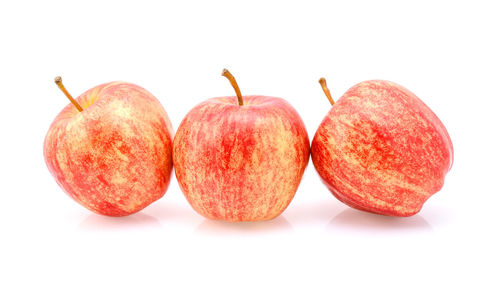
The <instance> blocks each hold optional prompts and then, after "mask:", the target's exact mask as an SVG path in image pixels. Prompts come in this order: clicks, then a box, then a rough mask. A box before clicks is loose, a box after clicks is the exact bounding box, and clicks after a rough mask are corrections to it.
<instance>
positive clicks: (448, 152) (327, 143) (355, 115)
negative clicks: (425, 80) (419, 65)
mask: <svg viewBox="0 0 500 286" xmlns="http://www.w3.org/2000/svg"><path fill="white" fill-rule="evenodd" d="M320 83H321V85H322V87H323V89H324V91H325V93H326V94H327V96H328V97H329V100H330V102H331V103H332V105H333V107H332V108H331V109H330V111H329V112H328V114H327V115H326V117H325V118H324V120H323V122H322V123H321V125H320V126H319V128H318V130H317V131H316V134H315V136H314V138H313V141H312V145H311V157H312V160H313V164H314V166H315V168H316V170H317V171H318V173H319V175H320V177H321V179H322V180H323V182H324V183H325V184H326V186H327V187H328V189H329V190H330V191H331V192H332V193H333V195H334V196H335V197H337V198H338V199H339V200H340V201H342V202H344V203H345V204H347V205H349V206H351V207H354V208H356V209H360V210H364V211H368V212H373V213H378V214H383V215H391V216H411V215H414V214H416V213H418V212H419V211H420V209H421V208H422V205H423V204H424V202H425V201H426V200H427V199H428V198H429V197H430V196H431V195H433V194H434V193H436V192H437V191H439V190H440V189H441V188H442V186H443V184H444V179H445V175H446V174H447V173H448V171H449V170H450V168H451V165H452V162H453V146H452V143H451V139H450V136H449V135H448V132H447V131H446V128H445V127H444V125H443V123H442V122H441V121H440V120H439V118H438V117H437V116H436V115H435V114H434V113H433V112H432V111H431V109H430V108H429V107H427V106H426V105H425V104H424V103H423V102H422V101H421V100H420V99H419V98H418V97H417V96H415V95H414V94H413V93H412V92H411V91H409V90H408V89H406V88H404V87H402V86H400V85H398V84H396V83H393V82H389V81H384V80H372V81H365V82H361V83H359V84H357V85H355V86H353V87H352V88H350V89H349V90H348V91H347V92H346V93H345V94H344V95H343V96H342V97H341V98H340V99H339V100H338V101H337V102H336V103H335V104H334V103H333V100H332V99H331V96H330V94H329V90H328V88H327V87H326V82H325V80H324V79H321V80H320Z"/></svg>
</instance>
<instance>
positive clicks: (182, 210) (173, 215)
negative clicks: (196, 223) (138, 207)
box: [142, 200, 197, 222]
mask: <svg viewBox="0 0 500 286" xmlns="http://www.w3.org/2000/svg"><path fill="white" fill-rule="evenodd" d="M142 212H144V213H146V214H148V215H150V216H153V217H155V218H156V219H159V220H161V221H165V222H166V221H169V222H173V221H189V220H195V219H197V215H196V212H195V211H194V210H193V209H192V208H191V206H190V205H189V204H187V202H186V204H185V205H181V204H179V203H173V202H170V201H168V200H165V201H160V202H155V203H154V204H152V205H151V206H148V207H147V208H145V209H144V210H143V211H142Z"/></svg>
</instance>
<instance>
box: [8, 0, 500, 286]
mask: <svg viewBox="0 0 500 286" xmlns="http://www.w3.org/2000/svg"><path fill="white" fill-rule="evenodd" d="M5 2H7V1H2V2H1V4H0V41H1V44H0V81H1V83H2V84H1V88H2V89H1V105H0V125H1V140H0V168H1V170H0V171H1V172H0V173H1V179H0V184H1V185H0V189H1V192H2V196H1V207H0V221H1V226H2V234H1V235H0V284H1V285H103V284H110V285H111V283H112V285H160V284H168V285H180V284H192V285H200V284H202V283H203V284H208V285H210V284H217V285H245V284H248V285H269V284H274V285H287V284H288V285H290V284H292V285H315V284H330V285H331V284H335V285H346V284H361V283H363V284H369V285H377V284H380V285H417V284H422V283H426V285H433V284H434V285H435V284H437V283H438V282H440V283H447V284H449V283H452V282H455V283H458V282H461V283H467V284H469V285H470V284H472V283H474V285H498V284H499V283H500V279H499V277H498V273H495V271H498V268H499V258H498V257H499V255H500V250H499V245H498V243H499V241H500V236H499V234H498V232H497V231H498V229H499V225H500V223H499V218H500V217H499V215H498V209H499V204H500V192H499V191H500V189H499V186H498V182H497V181H498V176H499V171H500V168H499V166H498V161H499V160H500V156H499V151H498V148H499V146H500V145H499V144H500V141H499V131H500V130H499V127H498V126H499V123H500V120H499V119H500V118H499V112H498V107H499V105H500V99H499V98H500V94H499V89H498V84H499V80H500V79H499V75H500V69H499V67H500V56H499V51H500V37H499V27H500V18H499V17H498V11H499V8H498V7H496V6H495V4H496V3H495V1H490V2H486V1H469V2H468V3H465V2H462V1H408V2H406V3H405V2H404V1H366V2H363V1H344V2H346V3H349V4H346V3H344V4H340V3H334V2H333V1H323V2H320V1H307V5H305V4H299V3H298V2H296V1H283V2H271V1H248V2H247V3H245V4H243V3H237V2H236V1H224V2H223V1H198V2H194V1H175V2H172V3H160V1H158V2H151V1H141V3H140V4H138V3H137V4H133V3H131V1H115V2H106V3H104V1H81V2H75V3H70V1H60V2H53V1H32V2H25V1H9V2H11V3H5ZM304 2H306V1H304ZM372 2H377V4H375V3H372ZM224 67H226V68H228V69H229V70H231V72H232V73H233V74H234V75H235V76H236V78H237V80H238V82H239V84H240V87H241V89H242V92H243V93H244V94H263V95H272V96H280V97H283V98H285V99H286V100H288V101H289V102H290V103H291V104H292V105H293V106H294V107H295V108H296V109H297V110H298V112H299V113H300V114H301V116H302V118H303V120H304V122H305V123H306V125H307V128H308V132H309V136H310V138H312V137H313V135H314V132H315V130H316V127H317V126H318V125H319V123H320V122H321V119H322V118H323V116H324V115H325V114H326V113H327V111H328V110H329V104H328V101H327V99H326V98H325V96H324V95H323V92H322V91H321V88H320V86H319V84H318V83H317V80H318V78H319V77H320V76H325V77H326V78H327V80H328V83H329V87H330V89H331V90H332V93H333V96H334V98H336V99H337V98H338V97H340V96H341V95H342V93H343V92H345V91H346V90H347V89H348V88H349V87H350V86H352V85H354V84H355V83H357V82H360V81H363V80H368V79H374V78H376V79H388V80H392V81H395V82H397V83H400V84H402V85H403V86H405V87H407V88H408V89H410V90H412V91H413V92H414V93H416V94H417V95H418V96H419V97H420V98H421V99H422V100H423V101H424V102H425V103H427V105H429V106H430V107H431V108H432V109H433V110H434V111H435V113H436V114H437V115H438V116H439V117H440V118H441V120H442V121H443V122H444V124H445V125H446V127H447V129H448V131H449V133H450V135H451V138H452V140H453V143H454V147H455V164H454V167H453V169H452V171H451V172H450V173H449V174H448V176H447V178H446V183H445V186H444V188H443V189H442V190H441V192H439V193H438V194H436V195H435V196H433V197H432V198H431V199H430V200H429V201H428V202H427V203H426V204H425V205H424V208H423V210H422V211H421V212H420V213H419V214H418V215H416V216H414V217H411V218H400V219H398V218H388V217H382V216H377V215H371V214H365V213H362V212H358V211H354V210H351V209H349V208H348V207H346V206H344V205H343V204H341V203H340V202H338V201H337V200H336V199H335V198H334V197H333V196H332V195H331V194H330V193H329V192H328V190H327V189H326V187H325V186H323V185H322V183H321V182H320V180H319V177H318V175H317V173H316V172H315V170H314V167H313V165H312V163H311V162H310V164H309V166H308V168H307V170H306V173H305V176H304V179H303V181H302V183H301V185H300V187H299V190H298V192H297V195H296V197H295V199H294V200H293V201H292V203H291V205H290V206H289V208H288V209H287V210H286V211H285V212H284V213H283V215H282V216H280V217H279V218H277V219H275V220H273V221H270V222H263V223H251V224H248V223H246V224H229V223H222V222H213V221H208V220H205V219H204V218H203V217H201V216H199V215H198V214H196V213H195V212H194V211H193V210H192V209H191V208H190V206H189V205H188V203H187V202H186V201H185V199H184V197H183V195H182V193H181V191H180V189H179V187H178V185H177V182H176V180H175V177H173V178H172V180H171V185H170V188H169V190H168V191H167V194H166V195H165V196H164V197H163V198H162V199H160V200H159V201H157V202H156V203H154V204H152V205H151V206H149V207H148V208H146V209H144V210H143V211H142V212H140V213H138V214H136V215H133V216H130V217H126V218H118V219H117V218H107V217H102V216H98V215H95V214H92V213H90V212H89V211H87V210H86V209H84V208H83V207H81V206H79V205H78V204H77V203H75V202H74V201H72V200H71V199H70V198H69V197H67V196H66V195H65V194H64V193H63V191H62V190H60V189H59V187H58V186H57V184H56V183H55V181H54V179H53V178H52V177H51V175H50V174H49V172H48V170H47V168H46V166H45V163H44V160H43V155H42V142H43V139H44V136H45V133H46V131H47V129H48V127H49V125H50V123H51V121H52V119H53V118H54V117H55V116H56V114H57V113H58V112H59V111H60V110H61V109H62V108H63V107H64V106H65V105H66V104H67V103H68V102H67V100H66V98H65V97H64V96H63V95H62V94H61V93H60V92H59V90H58V89H57V87H56V86H55V85H54V83H53V78H54V76H56V75H61V76H62V77H63V79H64V82H65V84H66V86H67V88H68V89H69V90H70V92H72V93H73V94H74V95H78V94H80V93H82V92H84V91H85V90H87V89H89V88H91V87H93V86H95V85H97V84H100V83H104V82H108V81H112V80H125V81H130V82H133V83H136V84H139V85H141V86H143V87H145V88H146V89H148V90H149V91H151V92H152V93H153V94H154V95H156V97H158V99H159V100H160V101H161V102H162V103H163V105H164V107H165V109H166V110H167V112H168V114H169V116H170V118H171V120H172V122H173V125H174V128H177V126H178V125H179V123H180V121H181V120H182V118H183V116H184V115H185V114H186V113H187V112H188V111H189V109H190V108H192V107H193V106H194V105H195V104H197V103H199V102H201V101H203V100H205V99H207V98H209V97H213V96H225V95H232V94H233V90H232V88H231V86H230V85H229V83H228V82H227V80H226V79H224V78H223V77H221V76H220V72H221V71H222V68H224Z"/></svg>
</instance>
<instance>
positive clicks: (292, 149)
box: [173, 96, 309, 222]
mask: <svg viewBox="0 0 500 286" xmlns="http://www.w3.org/2000/svg"><path fill="white" fill-rule="evenodd" d="M243 101H244V105H243V106H239V105H238V104H237V101H236V98H235V97H216V98H212V99H208V100H206V101H204V102H202V103H200V104H198V105H197V106H195V107H194V108H193V109H192V110H191V111H190V112H189V113H188V114H187V115H186V117H185V118H184V120H183V121H182V122H181V124H180V126H179V129H178V130H177V133H176V135H175V138H174V148H173V160H174V167H175V174H176V177H177V180H178V182H179V185H180V187H181V189H182V191H183V193H184V195H185V197H186V199H187V200H188V202H189V203H190V204H191V206H192V207H193V209H194V210H196V211H197V212H198V213H200V214H201V215H203V216H205V217H207V218H209V219H214V220H226V221H232V222H239V221H261V220H269V219H272V218H275V217H276V216H278V215H279V214H281V213H282V212H283V211H284V210H285V209H286V207H287V206H288V204H289V203H290V201H291V200H292V198H293V196H294V195H295V192H296V191H297V188H298V186H299V183H300V180H301V178H302V174H303V173H304V170H305V168H306V166H307V163H308V160H309V137H308V135H307V131H306V128H305V126H304V123H303V122H302V120H301V118H300V116H299V114H298V113H297V112H296V111H295V109H294V108H293V107H292V106H291V105H290V104H289V103H288V102H286V101H285V100H283V99H281V98H276V97H269V96H244V97H243Z"/></svg>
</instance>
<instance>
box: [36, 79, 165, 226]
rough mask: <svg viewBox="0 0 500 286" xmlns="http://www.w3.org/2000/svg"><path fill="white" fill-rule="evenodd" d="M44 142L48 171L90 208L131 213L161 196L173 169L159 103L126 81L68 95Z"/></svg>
mask: <svg viewBox="0 0 500 286" xmlns="http://www.w3.org/2000/svg"><path fill="white" fill-rule="evenodd" d="M56 83H57V84H58V85H59V87H60V88H61V89H62V90H63V91H64V92H65V93H66V95H67V96H68V98H69V99H70V100H71V101H72V103H73V104H68V105H67V106H66V107H65V108H64V109H63V110H62V111H61V112H60V113H59V115H57V117H56V118H55V119H54V121H53V123H52V125H51V126H50V128H49V130H48V132H47V135H46V137H45V142H44V157H45V162H46V164H47V167H48V168H49V171H50V172H51V173H52V175H53V176H54V178H55V179H56V181H57V183H58V184H59V186H61V188H62V189H63V190H64V191H65V192H66V193H67V194H68V195H69V196H70V197H72V198H73V199H74V200H75V201H77V202H78V203H80V204H81V205H82V206H84V207H86V208H88V209H89V210H91V211H93V212H95V213H98V214H102V215H108V216H125V215H129V214H132V213H135V212H137V211H139V210H141V209H143V208H144V207H146V206H148V205H149V204H151V203H152V202H154V201H155V200H157V199H159V198H160V197H162V196H163V195H164V194H165V192H166V190H167V187H168V184H169V181H170V175H171V171H172V140H173V129H172V125H171V123H170V120H169V118H168V116H167V113H166V112H165V110H164V109H163V107H162V105H161V104H160V102H159V101H158V100H157V99H156V98H155V97H154V96H153V95H152V94H151V93H149V92H148V91H147V90H145V89H143V88H141V87H139V86H137V85H135V84H131V83H125V82H110V83H106V84H102V85H99V86H96V87H94V88H92V89H90V90H88V91H86V92H85V93H83V94H82V95H81V96H79V97H78V98H76V99H73V98H72V97H71V96H70V95H69V93H67V91H66V89H65V88H64V86H63V85H62V83H61V79H60V78H59V77H58V78H56Z"/></svg>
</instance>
